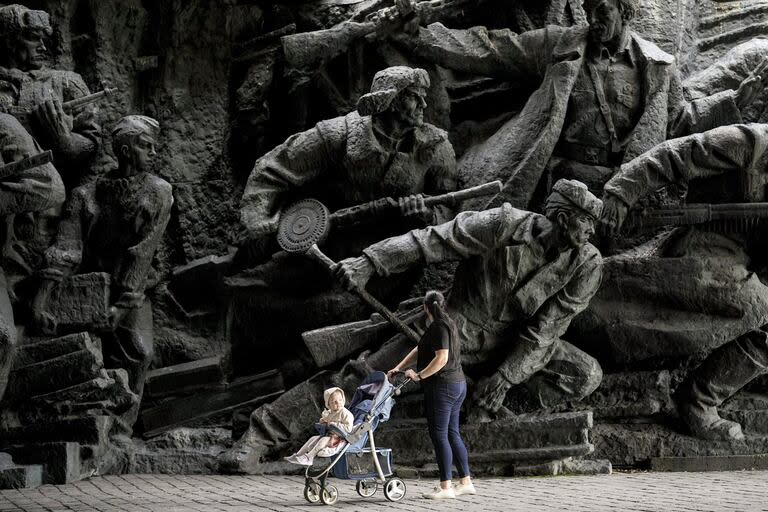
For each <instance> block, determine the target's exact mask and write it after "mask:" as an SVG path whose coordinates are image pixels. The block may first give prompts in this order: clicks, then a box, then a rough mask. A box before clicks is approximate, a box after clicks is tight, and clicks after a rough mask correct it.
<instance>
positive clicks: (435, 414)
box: [423, 379, 469, 482]
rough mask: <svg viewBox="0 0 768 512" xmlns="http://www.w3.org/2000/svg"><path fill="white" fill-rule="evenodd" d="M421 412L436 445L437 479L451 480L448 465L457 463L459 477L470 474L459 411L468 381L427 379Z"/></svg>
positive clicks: (449, 466)
mask: <svg viewBox="0 0 768 512" xmlns="http://www.w3.org/2000/svg"><path fill="white" fill-rule="evenodd" d="M423 384H424V411H425V413H426V416H427V426H428V427H429V437H430V438H431V439H432V445H433V446H434V447H435V456H436V457H437V467H438V468H439V469H440V481H441V482H445V481H447V480H450V479H451V466H452V465H453V463H454V462H455V463H456V468H457V469H458V475H459V478H464V477H466V476H469V459H468V456H467V447H466V446H465V445H464V441H463V440H462V439H461V434H460V433H459V411H461V404H462V403H464V399H465V398H466V397H467V383H466V382H465V381H461V382H441V381H439V380H435V381H434V382H430V381H429V379H427V380H426V381H425V382H424V383H423Z"/></svg>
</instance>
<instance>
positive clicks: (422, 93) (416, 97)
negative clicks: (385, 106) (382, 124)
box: [390, 86, 427, 128]
mask: <svg viewBox="0 0 768 512" xmlns="http://www.w3.org/2000/svg"><path fill="white" fill-rule="evenodd" d="M426 97H427V89H426V88H424V87H417V86H411V87H408V88H407V89H405V90H403V91H402V92H401V93H400V94H399V95H398V96H397V98H395V99H394V101H392V105H391V106H390V110H391V111H392V113H393V114H394V116H395V119H396V120H398V121H399V122H400V123H402V124H403V125H405V126H412V127H414V128H415V127H417V126H421V125H422V124H424V109H425V108H426V106H427V102H426V99H425V98H426Z"/></svg>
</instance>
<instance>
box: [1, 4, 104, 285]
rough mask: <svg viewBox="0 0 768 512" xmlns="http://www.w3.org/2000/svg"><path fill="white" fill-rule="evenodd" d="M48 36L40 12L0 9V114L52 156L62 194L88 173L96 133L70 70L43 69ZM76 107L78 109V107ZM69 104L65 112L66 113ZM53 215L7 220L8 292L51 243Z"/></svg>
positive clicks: (83, 92) (4, 254)
mask: <svg viewBox="0 0 768 512" xmlns="http://www.w3.org/2000/svg"><path fill="white" fill-rule="evenodd" d="M51 32H52V28H51V23H50V18H49V16H48V13H47V12H45V11H37V10H32V9H29V8H27V7H24V6H22V5H18V4H14V5H7V6H4V7H0V112H6V113H8V114H12V115H14V116H15V117H17V119H18V120H19V122H20V123H21V124H22V125H23V126H24V127H25V128H26V130H27V131H28V132H29V133H30V134H31V135H32V136H33V137H34V139H35V141H36V142H37V143H38V144H39V145H40V146H42V148H43V149H47V150H51V151H53V154H54V157H55V160H56V167H57V169H58V171H59V172H60V173H61V178H62V179H63V181H64V183H65V185H66V187H67V190H69V189H71V188H73V187H74V186H76V185H77V184H78V183H79V181H80V179H81V178H82V177H83V176H84V175H85V174H87V173H88V172H89V170H90V165H91V161H92V159H93V157H94V155H95V154H96V151H97V149H98V146H99V140H100V139H99V137H100V131H101V128H100V127H99V126H98V124H97V123H96V121H95V120H94V117H93V113H92V112H91V111H90V110H89V109H86V108H84V107H85V106H86V105H87V103H86V105H83V104H82V98H85V97H87V96H89V95H90V91H89V90H88V86H86V85H85V82H84V81H83V78H82V77H81V76H80V75H79V74H77V73H75V72H72V71H64V70H58V69H47V68H45V61H46V59H47V48H46V45H45V40H46V38H47V37H48V36H50V34H51ZM78 103H79V105H78ZM67 104H69V105H70V108H69V109H67V108H65V105H67ZM58 215H59V211H58V210H48V211H38V212H36V213H35V214H34V215H33V214H31V213H27V214H25V215H15V216H13V217H8V219H7V221H6V223H7V229H6V233H5V237H4V246H3V250H2V258H3V265H4V267H5V271H6V276H7V278H8V279H9V281H11V288H12V289H13V288H17V289H18V290H19V293H21V294H23V292H21V287H20V286H16V283H19V282H21V281H23V280H25V279H26V278H27V277H29V276H30V275H31V274H32V273H33V271H34V269H35V268H37V266H38V265H39V264H40V263H41V261H42V253H43V251H44V250H45V249H46V247H48V245H49V244H50V243H51V241H52V238H53V236H54V233H55V229H56V228H55V226H56V222H57V218H58Z"/></svg>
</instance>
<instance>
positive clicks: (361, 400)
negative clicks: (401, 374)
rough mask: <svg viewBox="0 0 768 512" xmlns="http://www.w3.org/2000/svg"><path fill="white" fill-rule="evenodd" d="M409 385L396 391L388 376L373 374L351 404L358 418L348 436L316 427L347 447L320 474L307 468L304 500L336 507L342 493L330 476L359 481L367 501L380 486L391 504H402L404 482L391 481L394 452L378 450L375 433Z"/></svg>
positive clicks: (360, 488)
mask: <svg viewBox="0 0 768 512" xmlns="http://www.w3.org/2000/svg"><path fill="white" fill-rule="evenodd" d="M409 381H410V379H406V380H404V381H403V382H402V383H401V384H400V385H398V386H397V387H395V386H393V385H392V384H390V383H389V381H388V380H387V376H386V374H384V373H382V372H373V373H371V374H370V375H368V377H366V379H365V380H364V381H363V383H362V384H361V385H360V386H359V387H358V388H357V390H355V394H354V396H353V397H352V401H351V402H350V404H349V410H350V411H352V414H353V415H354V417H355V421H354V427H353V429H352V431H351V432H350V433H349V434H345V433H344V432H342V431H341V430H339V429H337V428H335V427H333V426H330V427H328V426H326V425H320V424H317V425H316V427H317V429H318V431H319V432H320V433H321V434H330V433H331V432H334V433H336V434H337V435H338V436H339V437H341V438H342V439H344V440H345V441H346V442H347V444H346V445H344V447H343V448H341V450H340V451H339V452H338V453H336V454H334V455H333V456H332V457H330V458H331V459H332V460H331V462H330V464H328V466H326V467H325V468H323V469H321V470H319V471H313V470H315V468H314V467H308V468H307V470H306V472H305V474H304V478H305V480H304V498H306V500H307V501H308V502H310V503H317V502H318V501H322V502H323V504H325V505H333V504H334V503H336V502H337V501H338V499H339V490H338V489H337V488H336V486H334V485H329V484H328V483H327V482H326V479H327V478H328V476H329V475H331V476H334V477H336V478H339V479H342V480H357V493H358V494H359V495H360V496H362V497H364V498H369V497H371V496H373V495H374V494H375V493H376V490H377V489H378V487H379V485H382V486H383V490H384V496H385V497H386V498H387V499H388V500H389V501H400V500H402V499H403V498H404V497H405V482H403V481H402V480H401V479H399V478H397V477H392V474H393V472H392V450H391V449H389V448H376V442H375V440H374V435H373V433H374V431H375V430H376V427H378V425H379V423H381V422H384V421H387V420H388V419H389V412H390V410H391V409H392V406H393V405H394V403H395V401H394V400H393V399H392V397H393V396H394V395H396V394H399V392H400V388H402V387H403V386H404V385H405V384H406V383H408V382H409ZM366 444H369V445H370V447H366ZM390 477H391V478H390Z"/></svg>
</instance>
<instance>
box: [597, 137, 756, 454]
mask: <svg viewBox="0 0 768 512" xmlns="http://www.w3.org/2000/svg"><path fill="white" fill-rule="evenodd" d="M767 137H768V127H766V125H761V124H750V125H734V126H729V127H721V128H717V129H714V130H711V131H707V132H704V133H702V134H697V135H691V136H689V137H685V138H681V139H676V140H673V141H669V142H667V143H665V144H663V145H661V146H659V147H657V148H655V149H654V150H653V151H650V152H649V153H647V154H645V155H643V156H641V157H639V158H637V159H635V160H633V161H632V162H629V163H628V164H626V165H625V166H623V167H622V169H621V171H620V172H619V173H618V174H617V175H616V176H614V177H613V178H612V179H611V180H610V181H609V182H608V183H607V184H606V186H605V193H606V196H605V198H606V199H605V201H606V207H605V213H604V216H605V219H604V221H605V223H606V224H608V225H610V226H612V228H613V229H614V230H615V229H617V228H619V227H620V226H621V225H622V224H623V222H624V219H625V217H626V213H627V209H628V207H630V206H632V205H634V204H635V203H637V201H638V200H639V199H641V198H642V197H643V196H645V195H647V194H648V193H650V192H652V191H654V190H657V189H658V188H659V187H661V186H663V185H665V184H669V183H682V184H685V185H689V186H690V189H689V197H691V198H694V197H695V198H696V199H695V200H696V202H706V203H716V204H717V203H745V202H746V203H748V202H762V201H765V176H764V175H765V171H766V165H768V163H767V162H766V158H768V156H767V155H766V154H765V151H764V150H763V149H762V148H763V146H764V143H765V141H766V140H768V139H767ZM734 210H736V209H734ZM734 213H735V214H734V215H732V216H731V218H730V219H724V220H722V221H714V222H708V223H707V222H704V223H698V224H697V225H691V226H688V227H684V228H678V229H676V230H674V231H671V232H669V233H667V234H666V235H665V237H664V239H662V240H660V241H657V243H656V244H655V247H653V248H652V250H649V251H648V252H647V255H646V256H644V257H640V258H637V259H636V260H635V261H632V260H630V261H626V262H625V265H626V267H625V268H624V272H623V273H622V274H618V275H617V276H616V279H617V281H615V280H613V279H612V280H610V281H609V282H608V283H606V284H608V285H609V286H606V287H605V288H604V289H603V291H601V294H603V296H604V297H603V300H605V299H607V298H608V297H609V296H612V297H611V298H610V299H609V300H613V301H617V303H616V307H617V308H618V309H622V315H621V320H618V322H616V323H615V324H613V325H611V326H610V327H608V326H607V324H605V323H603V322H604V321H606V320H608V317H606V316H604V313H605V312H606V311H605V310H604V309H602V308H599V309H597V310H596V311H595V312H596V314H597V316H598V317H601V318H600V319H599V324H601V325H602V326H603V327H602V329H605V332H604V333H602V334H601V337H602V336H607V337H608V338H623V337H626V336H638V335H641V331H646V330H647V331H648V334H649V336H651V337H652V341H647V342H646V343H649V344H655V345H656V348H657V349H661V350H664V349H667V350H669V351H670V352H672V351H674V353H677V354H683V353H685V352H686V351H691V352H693V353H696V352H702V351H703V352H706V353H709V352H711V354H710V355H709V356H708V357H707V358H706V359H705V360H704V362H703V363H702V364H701V366H699V367H698V368H697V369H695V370H693V371H692V372H690V374H689V375H688V378H687V379H686V381H685V382H683V383H682V384H681V385H680V387H679V388H678V391H677V397H676V398H677V400H676V401H677V406H678V410H679V411H680V416H681V419H682V420H683V421H684V423H685V424H686V425H687V427H688V428H689V429H690V431H691V432H692V433H693V434H694V435H697V436H701V437H704V438H707V439H737V440H738V439H743V438H744V435H743V433H742V430H741V427H740V426H739V424H738V423H736V422H733V421H729V420H726V419H723V418H721V417H720V416H719V415H718V413H717V410H716V408H717V407H718V406H720V405H721V404H722V403H723V402H724V401H725V400H726V399H728V398H730V397H731V396H732V395H733V394H734V393H735V392H736V391H738V390H740V389H741V388H743V387H744V386H745V385H746V384H748V383H749V382H751V381H752V380H754V379H755V378H756V377H758V376H760V375H762V374H764V373H765V372H766V371H768V339H767V338H766V333H765V331H764V330H763V328H764V325H765V319H766V318H767V317H766V312H767V311H768V309H766V308H767V307H768V304H767V303H766V300H765V297H766V287H765V285H764V284H763V283H762V281H761V280H760V278H759V277H758V274H756V273H754V270H753V269H754V268H755V266H757V267H758V268H759V267H760V266H762V262H761V260H762V257H761V254H762V250H763V249H764V247H761V245H762V244H761V243H760V238H761V234H762V233H763V229H764V228H763V226H761V225H760V223H759V222H758V221H757V218H756V217H750V212H749V211H748V210H742V211H741V212H738V211H736V212H734ZM681 222H682V223H683V224H684V223H686V220H684V219H681ZM687 222H690V223H691V224H693V223H697V222H699V221H698V220H697V219H695V218H691V219H689V220H688V221H687ZM699 266H702V267H703V268H705V269H706V271H705V273H702V272H700V271H699ZM654 267H657V269H654ZM642 268H644V269H646V271H648V270H650V271H652V272H654V274H655V273H656V272H658V271H661V272H663V274H664V279H665V280H668V281H669V282H670V286H659V285H660V283H658V282H657V281H656V277H654V278H651V279H647V280H646V282H645V284H644V285H643V286H636V285H635V284H634V283H632V276H633V275H635V273H636V272H637V271H638V270H640V269H642ZM662 269H663V270H662ZM654 270H655V271H654ZM647 275H648V274H647ZM651 275H653V274H651ZM680 281H682V282H680ZM618 289H621V292H622V293H623V294H625V296H627V297H631V299H629V302H635V301H636V302H638V303H642V304H643V309H644V310H645V311H646V313H647V316H646V318H649V317H655V318H658V319H664V320H663V321H660V322H657V323H656V324H655V325H649V324H647V323H645V320H644V319H643V318H641V317H639V316H638V315H637V313H638V311H639V310H638V309H637V308H635V307H633V306H632V305H630V304H626V307H624V308H622V304H621V302H620V299H619V298H618V297H616V296H615V292H616V291H617V290H618ZM659 292H661V294H660V293H659ZM691 319H693V321H691ZM613 320H615V318H613V319H611V320H608V321H609V322H611V323H613ZM598 329H601V327H598ZM589 334H590V333H589V332H585V333H583V335H586V336H589ZM612 343H617V341H613V342H612ZM618 343H620V342H618ZM718 347H719V348H718ZM641 350H642V349H641ZM650 350H653V348H652V347H651V348H650Z"/></svg>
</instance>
